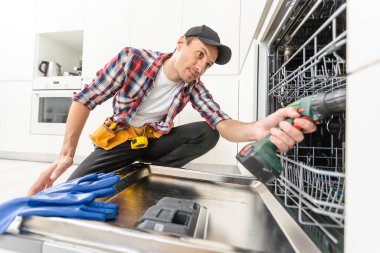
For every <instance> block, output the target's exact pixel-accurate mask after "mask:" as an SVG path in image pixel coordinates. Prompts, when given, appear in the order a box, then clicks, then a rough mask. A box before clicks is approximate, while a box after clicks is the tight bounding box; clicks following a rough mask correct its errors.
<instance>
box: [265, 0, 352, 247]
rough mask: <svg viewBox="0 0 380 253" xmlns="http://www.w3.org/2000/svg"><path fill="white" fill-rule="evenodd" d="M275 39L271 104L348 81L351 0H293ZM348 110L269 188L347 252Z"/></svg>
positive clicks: (312, 229) (297, 151)
mask: <svg viewBox="0 0 380 253" xmlns="http://www.w3.org/2000/svg"><path fill="white" fill-rule="evenodd" d="M290 4H291V5H292V6H291V8H290V10H289V11H288V12H287V15H286V16H285V18H284V20H283V21H282V22H281V29H279V32H278V33H277V34H276V35H275V36H274V39H273V40H272V42H271V43H270V44H269V51H270V54H269V73H268V80H269V83H268V93H267V95H268V96H267V98H268V104H267V105H268V108H267V111H268V112H269V113H272V112H274V111H276V110H277V109H279V108H281V107H285V106H287V105H288V104H290V103H291V102H293V101H295V100H298V99H300V98H303V97H305V96H310V95H313V94H317V93H320V92H325V91H331V90H335V89H339V88H341V87H345V86H346V60H345V58H346V53H345V46H346V41H347V39H346V37H347V32H346V30H345V27H346V24H345V22H346V19H345V10H346V3H345V2H344V1H338V0H334V1H333V0H325V1H322V0H314V1H306V0H305V1H301V0H300V1H290ZM344 126H345V114H344V113H341V114H336V115H332V116H331V117H330V118H328V119H325V120H323V121H322V124H321V126H319V127H318V130H317V131H316V132H315V133H313V134H310V135H306V136H305V140H304V141H303V142H302V143H300V144H298V145H297V146H296V147H295V148H294V149H293V150H291V151H289V152H288V153H286V154H281V155H279V157H280V159H281V163H282V166H283V168H284V170H283V172H282V174H281V176H280V177H279V178H278V179H277V180H275V181H274V182H273V183H272V184H269V188H270V189H271V190H272V192H273V193H274V195H275V196H277V197H278V198H279V199H280V200H281V201H282V204H283V205H284V206H285V207H286V208H287V210H288V211H289V213H292V214H293V217H294V218H295V219H296V220H297V221H298V222H299V224H300V225H301V227H303V228H304V230H305V232H307V233H308V234H309V235H310V237H311V238H312V239H314V241H315V242H316V244H317V245H319V247H320V248H321V250H322V251H326V252H332V251H341V250H342V248H343V228H344V193H345V188H344V179H345V166H344V165H345V164H344V151H345V146H344V138H345V136H344V134H345V127H344Z"/></svg>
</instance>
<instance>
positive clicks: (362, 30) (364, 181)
mask: <svg viewBox="0 0 380 253" xmlns="http://www.w3.org/2000/svg"><path fill="white" fill-rule="evenodd" d="M379 9H380V2H378V1H368V0H367V1H360V2H359V1H353V0H350V1H348V2H347V31H348V36H347V38H348V41H347V61H348V63H347V70H348V72H349V73H350V75H349V76H348V78H347V118H346V147H347V148H346V180H345V184H346V186H347V187H346V199H345V201H346V207H345V216H346V219H345V220H346V223H345V240H344V242H345V247H344V251H345V252H348V253H354V252H375V251H379V250H378V249H379V243H378V240H379V238H378V230H379V227H380V220H379V219H378V214H379V210H380V202H379V197H378V194H377V191H378V189H377V185H378V180H379V178H380V170H379V168H380V166H379V162H378V154H379V152H378V149H379V148H378V143H379V141H380V135H379V133H378V127H377V126H378V122H379V121H378V120H377V115H378V109H379V105H380V103H379V94H380V85H379V73H380V50H379V46H378V41H379V40H380V34H379V33H378V32H377V30H378V27H379V26H380V16H379V13H378V10H379ZM376 249H377V250H376Z"/></svg>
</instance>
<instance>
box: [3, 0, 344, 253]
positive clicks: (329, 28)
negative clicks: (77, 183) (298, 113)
mask: <svg viewBox="0 0 380 253" xmlns="http://www.w3.org/2000/svg"><path fill="white" fill-rule="evenodd" d="M278 2H281V3H282V4H281V8H280V10H279V11H278V15H276V18H275V20H274V21H273V25H272V26H271V29H270V30H271V33H268V36H267V38H266V41H265V43H264V44H265V45H264V47H265V50H266V51H267V52H268V53H267V54H266V57H265V59H260V64H261V62H265V64H266V65H267V67H266V70H267V71H266V73H265V78H266V80H267V81H266V82H265V85H266V87H265V88H264V89H262V91H261V93H258V94H259V95H260V96H261V95H263V96H261V97H262V98H264V99H265V108H259V110H264V111H265V113H266V114H269V113H271V112H274V111H275V110H277V109H279V108H281V107H284V106H286V105H288V104H289V103H291V102H293V101H295V100H297V99H300V98H302V97H305V96H309V95H312V94H316V93H319V92H325V91H331V90H334V89H339V88H341V87H345V85H346V71H345V69H346V61H345V59H346V53H345V45H346V30H345V27H346V20H345V10H346V3H345V2H344V1H339V0H292V1H278ZM269 34H270V36H269ZM259 74H260V73H259ZM263 92H264V93H265V94H263ZM259 99H260V98H259ZM344 139H345V114H344V113H341V114H336V115H332V116H331V117H330V118H328V119H325V120H324V122H322V124H321V126H319V127H318V130H317V131H316V132H315V133H313V134H309V135H306V136H305V140H304V141H303V142H302V143H300V144H298V145H297V146H296V147H295V148H294V149H293V150H291V151H289V152H288V153H286V154H281V155H280V158H281V163H282V166H283V168H284V170H283V172H282V174H281V175H280V177H279V178H278V179H277V180H275V181H273V182H271V183H269V184H268V185H266V186H265V185H263V184H261V183H259V182H258V181H257V180H256V179H255V178H254V177H252V176H244V175H237V174H224V173H219V172H215V171H214V172H212V171H204V170H191V169H186V170H181V169H178V168H169V167H161V166H154V165H148V164H139V163H136V164H132V165H130V166H128V167H126V168H121V169H119V170H118V171H116V173H117V174H118V175H120V177H121V181H120V182H119V183H118V185H117V191H118V192H117V193H116V194H115V195H114V196H111V197H109V198H104V199H103V201H108V202H114V203H118V204H119V206H120V210H119V215H118V217H117V219H116V220H113V221H108V222H96V221H87V220H74V219H62V218H52V217H28V218H24V219H21V218H18V219H16V220H15V221H14V222H13V223H12V225H11V227H10V228H9V229H8V231H7V233H6V234H5V235H3V236H1V237H0V248H2V249H9V250H14V251H18V252H28V253H29V252H32V253H33V252H44V253H47V252H183V253H185V252H192V253H194V252H308V253H309V252H343V243H344V242H343V238H344V236H343V235H344V193H345V191H344V179H345V172H344V168H345V165H344V153H345V142H344ZM167 197H169V198H171V200H173V199H174V200H176V201H178V199H182V200H183V204H186V205H187V207H186V208H188V207H189V206H190V207H191V208H192V209H193V210H194V212H195V211H196V212H195V213H196V218H193V217H195V216H192V214H190V215H188V213H189V212H184V211H183V210H179V211H178V215H177V216H175V218H174V219H173V221H172V223H170V224H168V226H167V230H165V229H166V228H165V226H164V225H162V224H158V223H157V222H155V221H153V223H152V220H149V217H150V216H151V214H152V212H151V213H149V210H151V211H152V210H153V212H154V210H155V209H154V207H155V206H157V204H159V203H163V202H165V201H166V200H167V199H165V198H167ZM152 208H153V209H152ZM187 210H188V209H187ZM163 216H165V217H167V216H168V215H167V213H166V212H163ZM140 221H143V222H140ZM193 221H194V223H193ZM144 222H145V223H144ZM149 222H150V223H149ZM188 223H191V224H190V225H189V226H187V225H188ZM144 224H146V226H145V227H144ZM165 225H167V224H165ZM169 225H170V226H169ZM184 225H186V226H187V227H186V229H184ZM149 226H150V227H151V228H153V229H147V227H149ZM175 226H176V227H177V228H179V229H174V228H173V227H175ZM187 228H190V230H191V231H190V230H187ZM171 229H172V230H171ZM174 230H175V231H177V232H175V233H173V231H174ZM179 230H181V231H185V232H186V231H187V232H188V234H181V233H178V231H179ZM165 231H166V232H165ZM170 231H171V232H170Z"/></svg>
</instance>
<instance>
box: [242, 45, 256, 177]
mask: <svg viewBox="0 0 380 253" xmlns="http://www.w3.org/2000/svg"><path fill="white" fill-rule="evenodd" d="M246 57H247V59H246V61H245V63H244V66H243V68H242V70H241V73H240V80H239V120H240V121H242V122H253V121H257V89H258V86H257V74H258V73H257V70H258V62H257V59H258V43H257V42H256V41H255V40H254V41H253V42H252V45H251V47H250V50H249V51H248V54H247V56H246ZM248 143H249V142H244V143H243V142H242V143H238V146H237V147H238V150H241V149H242V148H243V147H244V146H245V145H246V144H248ZM238 167H239V170H240V172H241V173H242V174H243V175H251V174H250V173H249V172H248V171H247V170H246V169H245V168H244V167H243V166H241V165H240V164H238Z"/></svg>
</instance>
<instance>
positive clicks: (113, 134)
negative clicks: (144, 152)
mask: <svg viewBox="0 0 380 253" xmlns="http://www.w3.org/2000/svg"><path fill="white" fill-rule="evenodd" d="M161 135H162V134H161V133H159V132H157V131H156V130H155V129H153V128H152V127H151V126H148V125H145V126H143V127H139V128H138V127H133V126H131V125H128V124H124V123H119V122H115V121H114V120H113V118H112V117H108V118H107V119H106V120H105V121H104V123H103V124H102V125H100V126H99V127H98V129H96V131H95V132H94V133H93V134H92V135H91V140H92V142H93V143H94V144H95V145H96V146H98V147H101V148H103V149H105V150H110V149H112V148H114V147H116V146H118V145H120V144H122V143H124V142H126V141H128V140H131V148H132V149H139V148H146V147H147V146H148V138H160V137H161Z"/></svg>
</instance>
